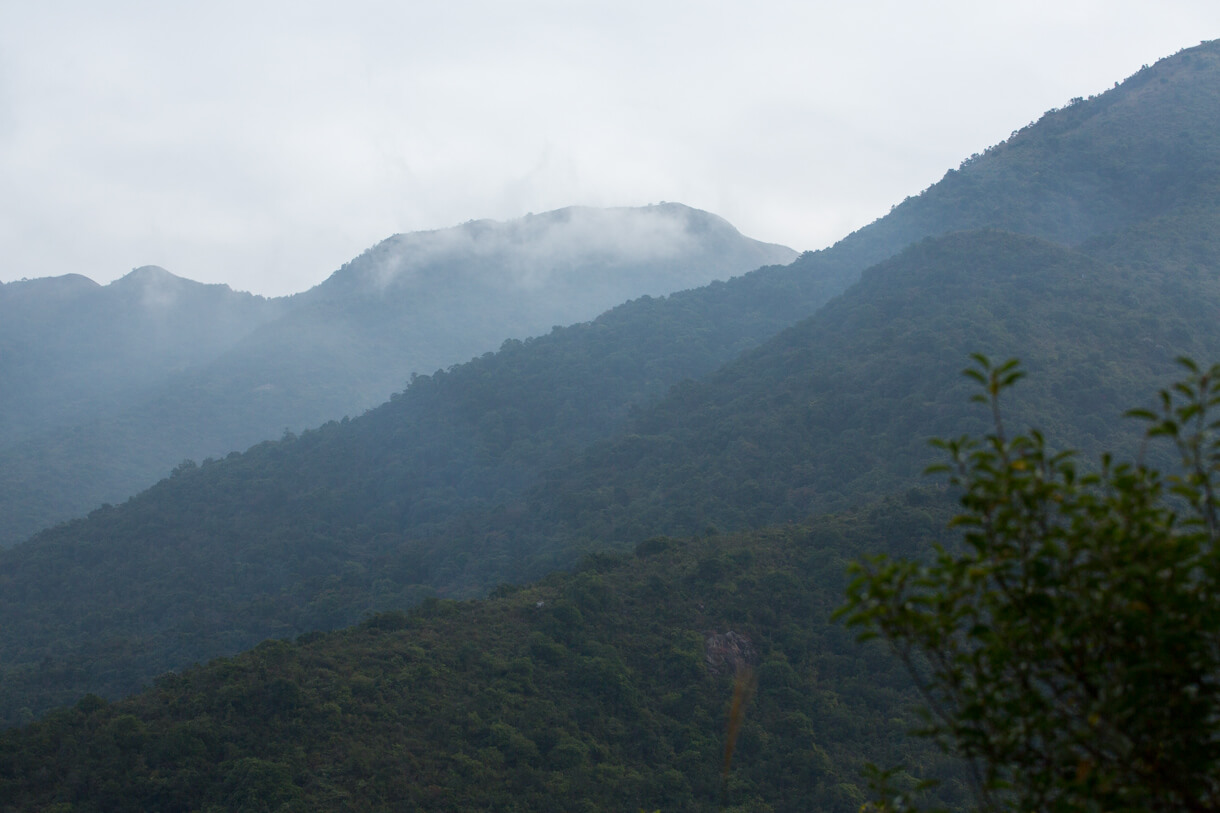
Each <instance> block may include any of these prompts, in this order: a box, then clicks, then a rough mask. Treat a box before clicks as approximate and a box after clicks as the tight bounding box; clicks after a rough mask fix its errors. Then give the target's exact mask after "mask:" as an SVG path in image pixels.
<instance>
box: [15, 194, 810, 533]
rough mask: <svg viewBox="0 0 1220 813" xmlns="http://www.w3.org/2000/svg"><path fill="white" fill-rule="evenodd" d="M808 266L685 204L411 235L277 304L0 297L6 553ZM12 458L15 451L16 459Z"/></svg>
mask: <svg viewBox="0 0 1220 813" xmlns="http://www.w3.org/2000/svg"><path fill="white" fill-rule="evenodd" d="M795 256H796V253H795V252H794V251H792V250H791V249H788V248H784V247H782V246H776V245H771V244H766V243H760V242H757V241H754V240H750V239H748V238H746V237H743V236H742V235H741V234H740V233H738V232H737V230H736V229H734V228H733V227H732V226H731V225H729V224H728V223H727V222H725V221H724V220H722V219H721V218H718V217H716V216H715V215H711V214H708V213H707V212H701V211H699V210H696V209H691V208H689V207H686V206H681V205H679V204H662V205H657V206H649V207H643V208H635V209H591V208H570V209H562V210H559V211H556V212H549V213H546V214H541V215H536V216H530V217H526V218H523V219H521V220H517V221H509V222H505V223H497V222H492V221H475V222H471V223H467V224H465V225H463V226H458V227H455V228H452V229H442V230H439V231H431V232H416V233H411V234H401V235H396V236H394V237H391V238H389V239H387V240H384V241H382V242H381V243H379V244H378V245H376V246H374V247H373V248H371V249H370V250H368V251H367V252H365V253H364V254H362V255H361V256H360V257H358V258H356V259H355V260H353V261H352V262H350V263H348V264H347V265H345V266H344V267H343V268H341V269H339V270H338V271H336V272H335V273H334V274H333V275H332V276H331V277H330V278H329V279H327V280H326V281H325V282H323V283H322V284H320V285H318V286H316V287H315V288H313V289H311V290H309V291H307V292H305V293H303V294H299V295H297V296H294V297H290V298H287V299H281V300H263V299H262V298H260V297H251V296H250V295H248V294H234V293H233V292H231V291H229V290H228V288H226V287H224V286H204V285H199V284H198V283H192V282H189V281H187V280H183V279H180V278H178V277H174V276H173V275H171V274H169V273H168V272H166V271H163V270H161V269H155V268H151V267H150V268H144V269H137V270H136V271H133V272H132V273H131V274H129V275H128V276H126V277H124V278H123V279H121V280H119V281H117V282H115V283H112V284H111V285H108V286H105V287H101V286H97V285H95V284H94V283H92V282H90V281H89V280H87V279H85V278H83V277H79V276H77V277H67V278H60V279H56V280H33V281H30V282H23V283H11V284H9V285H7V286H4V287H3V288H0V317H8V318H5V320H4V321H0V325H3V327H0V382H2V383H3V384H4V386H3V387H0V415H5V416H6V417H7V416H8V415H10V414H11V415H12V420H11V421H10V422H9V423H7V424H5V428H4V430H0V484H3V488H0V516H2V517H4V522H3V523H0V545H3V544H11V543H13V542H17V541H20V540H21V539H24V538H26V537H28V536H29V535H31V534H32V533H34V532H35V531H37V530H39V529H40V528H43V527H46V526H48V525H51V524H53V523H55V522H58V521H62V520H64V519H67V518H70V517H72V516H77V515H81V514H83V513H85V512H87V511H89V510H91V509H93V508H95V507H97V506H98V505H100V504H102V503H106V502H117V501H119V500H122V499H124V498H126V497H127V496H129V495H131V494H133V493H135V492H136V491H138V490H140V489H142V488H146V487H147V486H148V485H150V484H152V483H154V482H156V480H157V479H159V478H161V477H163V476H165V475H166V474H168V473H169V471H170V470H171V468H172V467H173V466H175V465H177V464H178V463H180V462H182V461H183V460H184V459H188V458H190V459H202V458H204V457H209V456H219V455H224V454H227V453H229V452H231V451H234V450H240V449H245V448H246V447H248V446H250V445H251V444H254V443H257V442H259V441H262V440H266V439H267V438H272V437H279V436H280V435H281V434H282V433H283V431H284V430H285V428H288V429H293V430H299V429H303V428H305V427H309V426H316V425H317V424H320V423H322V422H323V421H326V420H328V419H331V418H338V417H342V416H344V415H346V414H353V415H354V414H359V413H360V412H362V411H364V410H365V409H367V408H368V407H371V406H373V405H375V404H377V403H380V402H382V401H384V400H385V399H386V398H387V397H389V395H390V394H391V393H392V392H394V391H396V390H398V389H401V388H402V387H403V386H404V384H405V382H406V381H407V379H408V377H409V376H410V375H411V374H412V373H415V372H430V371H432V370H435V369H437V368H438V367H445V366H448V365H451V364H454V363H456V362H460V361H465V360H467V359H469V358H471V357H472V356H476V355H479V354H480V353H483V352H486V351H488V350H492V349H494V348H496V347H498V346H499V345H500V343H501V342H503V341H504V340H505V339H506V338H525V337H527V336H530V335H534V334H537V333H540V332H545V331H547V330H550V328H551V327H552V326H553V325H555V324H563V323H568V322H572V321H579V320H584V319H588V318H591V317H593V316H595V315H597V314H598V313H600V312H601V311H603V310H605V309H606V308H609V307H611V306H613V305H616V304H618V303H619V302H621V301H623V300H625V299H629V298H631V297H636V296H640V295H645V294H665V293H670V292H672V291H675V290H682V289H685V288H690V287H694V286H697V285H704V284H706V283H708V282H711V281H712V280H715V279H722V278H727V277H730V276H733V275H734V274H740V273H743V272H745V271H749V270H752V269H755V268H757V267H759V266H761V265H765V264H768V263H774V262H788V261H791V260H792V259H793V258H794V257H795ZM0 423H2V422H0ZM6 447H7V448H6Z"/></svg>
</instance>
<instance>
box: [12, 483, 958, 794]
mask: <svg viewBox="0 0 1220 813" xmlns="http://www.w3.org/2000/svg"><path fill="white" fill-rule="evenodd" d="M945 502H946V505H947V502H948V501H947V500H946V501H945ZM939 527H943V525H942V524H941V522H940V521H938V520H937V519H933V518H932V517H930V516H929V515H928V513H927V512H925V511H922V510H919V509H913V508H911V507H909V506H906V505H884V506H880V507H878V508H876V509H874V510H872V511H869V512H864V513H862V514H860V515H858V516H849V517H840V518H835V519H833V520H827V521H824V522H822V523H820V524H818V525H817V526H814V527H811V528H788V529H785V530H783V531H778V532H770V533H762V534H755V535H752V536H748V537H741V538H736V537H713V538H709V539H703V540H687V541H678V540H666V539H654V540H650V541H648V542H646V543H645V544H643V545H641V546H640V547H639V549H638V551H637V552H636V555H632V556H627V557H623V558H609V557H599V558H595V559H592V560H590V561H588V562H586V563H585V565H584V566H583V567H582V568H581V569H580V570H579V572H577V573H575V574H565V575H557V576H552V577H550V578H548V579H546V580H544V581H542V582H541V583H538V584H536V585H531V586H528V587H525V588H523V589H519V590H516V589H513V590H503V591H500V594H499V595H498V596H497V597H496V598H493V599H489V600H487V601H480V602H467V603H456V602H451V601H439V602H438V601H433V602H430V603H426V604H425V605H424V606H423V607H421V608H419V609H418V610H416V611H414V612H412V613H411V614H410V615H408V616H403V615H399V614H392V615H381V616H375V617H373V618H370V619H369V620H367V621H366V622H365V623H364V624H362V625H361V626H360V627H358V628H356V629H352V630H348V631H344V632H342V633H335V634H330V635H311V636H308V637H306V638H304V639H301V640H299V641H298V642H297V643H295V644H289V643H284V642H267V643H265V644H262V645H260V646H259V647H258V648H256V649H255V650H253V651H252V652H248V653H246V654H244V655H241V656H239V657H237V658H234V659H231V660H221V661H217V662H214V663H211V664H209V665H207V666H206V667H202V668H195V669H191V670H188V671H186V672H184V673H182V674H179V675H167V676H164V677H163V678H161V679H160V680H158V681H157V686H156V688H154V689H150V690H148V691H147V692H145V693H143V694H141V695H139V696H137V697H134V698H132V699H130V700H127V701H124V702H121V703H116V704H113V705H108V704H106V703H104V702H103V701H101V700H99V699H98V698H96V697H89V698H86V699H84V700H82V701H81V702H80V703H79V704H77V705H76V707H75V708H71V709H65V710H64V711H62V712H58V713H56V714H54V715H52V716H51V717H49V718H48V719H47V720H46V721H44V722H42V723H40V724H37V725H35V726H32V727H30V728H28V729H25V730H22V731H9V732H3V733H0V810H18V809H22V810H29V809H41V808H43V807H45V806H48V805H50V804H52V803H55V802H58V803H61V804H71V805H72V806H73V807H72V809H73V810H78V809H79V810H83V811H88V810H158V809H159V810H170V809H173V810H196V809H229V810H236V809H278V808H279V806H280V805H282V804H284V803H287V804H288V805H289V807H290V808H291V809H292V810H299V811H304V810H334V809H336V808H340V807H341V808H342V809H344V810H387V809H411V810H491V809H496V810H500V809H522V810H538V811H571V810H594V809H597V810H637V809H638V810H654V809H663V810H667V811H681V810H709V809H713V808H716V807H718V806H719V805H741V806H742V807H741V808H740V809H751V810H763V809H765V810H776V811H804V810H826V811H855V810H857V809H859V807H860V804H861V802H862V800H863V794H864V793H865V788H864V782H863V779H862V776H861V767H862V766H863V764H864V762H865V761H866V759H885V760H888V761H893V762H898V761H902V762H904V763H906V764H908V765H912V766H915V765H918V766H920V768H921V769H922V770H924V771H926V772H929V773H936V774H940V775H941V776H942V777H944V778H946V779H948V780H950V781H949V782H947V783H946V786H945V787H943V788H942V789H941V793H942V800H943V801H946V802H960V801H961V787H960V784H959V782H957V781H954V780H955V779H958V777H956V776H955V774H954V771H953V768H952V766H950V765H948V764H946V762H945V761H944V760H943V759H942V758H940V757H939V756H938V755H937V754H936V752H935V749H934V748H933V747H932V746H931V745H930V744H929V743H926V742H920V741H914V740H911V739H909V738H906V737H904V736H903V734H904V733H905V729H907V728H909V727H910V726H912V725H914V724H915V722H916V720H915V718H914V716H913V715H912V714H911V713H910V711H909V708H910V704H911V703H912V702H913V701H914V699H915V698H914V696H913V694H914V693H913V691H912V689H911V687H910V686H909V683H908V681H907V679H906V676H905V673H904V672H903V670H902V668H901V666H900V665H899V664H898V662H897V659H896V658H893V657H892V656H890V655H889V653H888V652H886V651H885V649H884V648H883V647H882V646H880V645H873V646H868V647H857V646H856V645H855V644H854V643H853V642H852V640H851V634H850V633H848V632H847V631H846V630H844V629H843V628H842V627H840V626H838V625H835V624H833V623H831V622H830V614H831V613H832V612H833V610H834V609H835V607H836V606H837V605H838V604H839V603H840V602H841V597H842V590H843V584H844V578H845V576H844V568H845V564H846V561H847V559H848V558H849V557H852V556H856V555H859V554H860V553H861V552H862V551H864V550H868V549H874V550H875V549H876V548H877V546H884V545H886V542H887V541H888V540H893V542H894V543H895V547H896V548H900V549H902V550H904V551H908V552H909V551H911V550H917V549H918V547H919V546H920V545H926V544H927V541H926V540H927V539H928V538H929V537H932V536H934V535H935V534H936V533H937V529H938V528H939ZM739 665H740V666H743V667H747V668H752V669H753V673H754V675H755V678H756V685H757V691H756V693H755V695H754V697H753V698H752V699H751V701H750V702H749V704H748V705H747V706H746V707H745V717H744V726H743V728H742V731H741V734H740V736H739V738H738V739H737V741H736V748H735V752H734V756H733V760H732V765H731V772H730V781H729V782H728V784H727V785H726V786H724V787H723V789H722V782H721V778H720V772H721V768H722V766H723V764H724V756H723V755H724V747H725V742H724V736H725V734H724V731H725V719H726V710H727V708H728V705H729V701H730V698H731V697H732V695H733V692H734V678H735V674H736V670H737V669H738V668H739Z"/></svg>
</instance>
